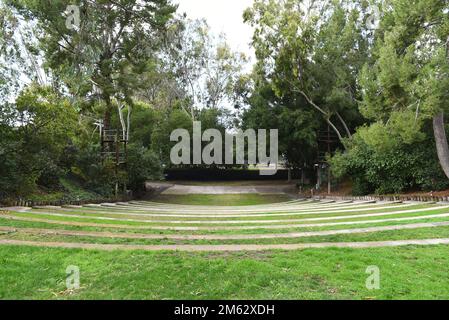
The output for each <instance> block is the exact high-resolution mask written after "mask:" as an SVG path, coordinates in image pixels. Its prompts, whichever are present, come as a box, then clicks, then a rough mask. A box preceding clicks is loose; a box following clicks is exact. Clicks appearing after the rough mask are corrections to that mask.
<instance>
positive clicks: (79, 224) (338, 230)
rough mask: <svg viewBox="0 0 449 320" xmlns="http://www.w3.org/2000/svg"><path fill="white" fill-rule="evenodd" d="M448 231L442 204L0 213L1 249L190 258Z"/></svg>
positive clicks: (423, 238)
mask: <svg viewBox="0 0 449 320" xmlns="http://www.w3.org/2000/svg"><path fill="white" fill-rule="evenodd" d="M448 226H449V203H448V204H446V203H418V202H399V201H398V202H384V201H380V202H374V201H330V200H321V201H318V200H313V199H293V200H290V201H285V202H282V203H270V204H263V205H248V206H231V205H230V206H212V205H210V206H209V205H207V206H201V205H181V204H170V203H162V202H157V201H129V202H119V203H103V204H95V205H94V204H90V205H84V206H74V205H67V206H41V207H33V208H27V207H14V208H4V209H3V210H2V211H1V213H0V245H12V246H35V247H56V248H79V249H95V250H145V251H191V252H203V251H204V252H223V251H224V252H226V251H236V252H239V251H242V252H244V251H265V250H301V249H307V248H327V247H336V248H339V247H341V248H371V247H396V246H408V245H415V246H427V245H438V244H449V237H447V236H445V234H446V232H445V230H447V229H445V228H444V227H448Z"/></svg>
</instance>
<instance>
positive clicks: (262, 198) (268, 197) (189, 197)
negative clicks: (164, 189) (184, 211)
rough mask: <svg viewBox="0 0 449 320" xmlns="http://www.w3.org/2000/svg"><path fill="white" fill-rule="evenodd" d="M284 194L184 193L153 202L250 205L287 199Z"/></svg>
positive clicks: (162, 197) (155, 199)
mask: <svg viewBox="0 0 449 320" xmlns="http://www.w3.org/2000/svg"><path fill="white" fill-rule="evenodd" d="M289 200H291V198H290V197H289V196H288V195H285V194H219V195H218V194H186V195H159V196H157V197H155V198H152V199H151V201H154V202H164V203H170V204H184V205H205V206H251V205H259V204H270V203H278V202H285V201H289Z"/></svg>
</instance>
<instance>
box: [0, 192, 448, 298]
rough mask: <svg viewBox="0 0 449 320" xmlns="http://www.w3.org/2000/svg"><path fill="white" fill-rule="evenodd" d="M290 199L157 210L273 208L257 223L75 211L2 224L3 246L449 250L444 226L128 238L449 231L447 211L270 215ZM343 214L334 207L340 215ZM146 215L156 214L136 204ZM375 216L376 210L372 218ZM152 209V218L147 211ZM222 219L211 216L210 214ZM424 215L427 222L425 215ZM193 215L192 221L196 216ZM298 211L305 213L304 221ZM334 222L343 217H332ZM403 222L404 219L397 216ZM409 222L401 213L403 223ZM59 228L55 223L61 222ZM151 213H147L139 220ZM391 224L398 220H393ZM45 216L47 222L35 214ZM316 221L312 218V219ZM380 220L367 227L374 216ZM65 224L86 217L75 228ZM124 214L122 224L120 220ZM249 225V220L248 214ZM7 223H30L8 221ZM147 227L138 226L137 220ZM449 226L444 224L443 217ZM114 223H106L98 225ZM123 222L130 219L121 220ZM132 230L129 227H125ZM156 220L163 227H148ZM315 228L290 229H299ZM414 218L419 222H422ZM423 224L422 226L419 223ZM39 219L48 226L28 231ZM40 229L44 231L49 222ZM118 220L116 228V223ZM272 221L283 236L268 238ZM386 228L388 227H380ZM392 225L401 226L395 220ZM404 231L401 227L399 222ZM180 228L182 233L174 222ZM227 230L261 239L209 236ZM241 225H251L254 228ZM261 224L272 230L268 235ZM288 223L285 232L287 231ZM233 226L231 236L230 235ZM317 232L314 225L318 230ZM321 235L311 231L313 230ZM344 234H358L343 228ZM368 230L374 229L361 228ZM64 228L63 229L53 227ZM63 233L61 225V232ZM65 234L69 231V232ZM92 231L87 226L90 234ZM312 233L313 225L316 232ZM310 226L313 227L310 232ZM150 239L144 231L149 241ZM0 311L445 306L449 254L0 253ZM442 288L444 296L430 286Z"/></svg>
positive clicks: (204, 201)
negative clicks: (69, 278)
mask: <svg viewBox="0 0 449 320" xmlns="http://www.w3.org/2000/svg"><path fill="white" fill-rule="evenodd" d="M289 200H290V198H289V197H288V196H282V195H257V194H231V195H184V196H177V195H170V196H168V195H167V196H159V197H158V198H157V199H155V201H159V202H163V203H166V204H168V205H167V206H165V207H166V208H169V209H168V212H171V211H173V212H174V213H176V210H180V211H178V214H179V213H180V212H181V213H182V210H184V209H185V208H180V207H179V206H170V204H184V205H199V206H201V205H204V206H205V208H206V210H205V211H204V212H206V213H207V212H208V210H210V212H211V213H212V214H213V213H214V212H218V209H217V208H216V207H215V208H214V206H213V205H215V206H216V205H221V206H229V208H225V210H223V211H224V212H227V211H229V212H233V210H236V209H238V210H236V211H234V213H233V214H236V213H238V212H239V210H240V208H236V207H235V206H238V205H239V206H246V205H264V204H265V205H267V206H261V207H258V208H255V207H253V208H252V209H251V210H257V213H268V214H269V215H268V216H264V215H262V216H258V217H257V216H255V217H239V216H236V217H232V218H226V217H219V218H217V217H210V218H207V217H193V218H189V217H176V218H172V217H156V218H152V217H151V216H143V215H141V213H139V211H135V213H132V212H133V208H134V209H135V207H133V206H129V207H127V206H126V205H125V206H123V207H116V208H105V207H103V208H95V207H92V208H81V209H72V210H67V211H65V210H60V209H51V208H49V209H48V211H47V209H42V210H32V211H31V212H22V213H20V212H10V213H6V212H5V214H4V215H2V214H0V227H15V228H16V230H9V229H3V231H1V232H0V241H1V240H10V241H32V242H33V241H34V242H37V241H38V242H51V243H54V242H63V243H66V244H67V243H85V244H111V245H112V244H122V245H131V244H134V245H148V244H151V245H168V244H170V245H182V244H187V245H192V246H196V245H200V244H205V245H225V244H234V245H244V244H253V245H262V244H299V243H323V242H331V243H332V242H349V243H350V242H365V241H392V240H407V239H408V240H419V239H436V238H448V237H449V226H436V225H433V226H427V227H423V226H419V227H414V228H413V229H403V230H384V231H380V230H375V231H373V232H367V231H366V230H365V231H364V232H360V231H358V232H359V233H355V234H333V235H329V234H328V235H323V234H321V235H307V237H299V236H297V235H295V236H294V237H283V238H275V237H272V236H270V237H269V238H268V239H238V237H237V239H226V240H224V239H221V240H218V239H215V240H214V239H192V238H190V239H185V238H184V239H179V238H177V239H167V238H166V237H165V236H162V237H158V238H157V239H154V238H153V239H142V238H139V239H132V237H129V236H130V235H132V234H133V233H142V234H153V235H158V234H159V235H173V234H174V235H236V236H238V235H245V234H264V235H270V234H277V233H286V232H304V231H322V230H339V229H351V228H357V227H372V226H378V227H379V226H400V225H405V224H413V223H423V222H448V221H449V218H448V217H444V215H445V214H447V213H449V209H447V208H443V207H441V206H437V205H432V204H416V205H409V206H405V207H401V205H399V204H395V205H385V204H377V205H376V204H372V210H364V209H367V208H371V207H370V206H371V205H369V204H368V205H367V204H365V205H361V204H348V205H346V204H345V205H343V207H344V208H343V209H338V208H336V209H335V208H334V209H333V205H335V204H330V203H318V207H320V208H324V210H328V212H327V213H325V212H320V211H316V212H315V213H314V212H313V210H315V209H313V208H310V203H300V202H299V203H290V204H289V207H291V210H292V212H295V210H299V211H298V214H297V215H292V216H289V215H285V216H276V215H275V214H270V209H273V207H277V205H274V206H273V203H278V202H285V201H289ZM337 205H338V204H337ZM141 206H142V208H143V210H149V211H147V212H151V210H152V209H154V206H155V205H154V204H152V203H146V204H145V203H144V202H142V203H141ZM377 206H378V207H377ZM145 208H146V209H145ZM214 209H215V211H214ZM422 209H429V210H427V211H419V210H422ZM195 210H196V209H194V210H193V212H195ZM301 210H302V211H301ZM332 210H337V212H334V211H332ZM398 211H399V212H398ZM402 211H406V212H402ZM58 212H59V213H60V214H63V216H54V215H51V214H57V213H58ZM143 212H145V211H143ZM395 212H397V213H396V214H395ZM36 213H42V214H39V215H38V214H36ZM307 213H309V214H307ZM376 213H379V214H382V215H379V216H369V214H376ZM70 214H76V215H79V217H71V216H70ZM119 214H120V215H119ZM242 214H244V213H242ZM9 215H11V216H14V217H16V218H21V219H24V220H27V219H29V220H28V221H17V220H10V219H8V217H9ZM139 215H141V216H139ZM441 215H443V216H441ZM102 217H103V218H116V219H118V220H101V219H100V218H102ZM122 218H123V219H122ZM128 218H131V221H129V220H126V219H128ZM139 218H141V219H148V220H151V219H155V220H161V222H157V223H154V222H153V221H150V222H144V221H140V220H139ZM298 218H299V219H310V218H312V219H313V220H312V221H307V220H304V221H295V220H294V219H297V220H298ZM414 218H419V219H415V220H414ZM421 218H422V219H421ZM33 219H41V221H40V222H39V221H33ZM42 219H48V221H47V222H45V221H42ZM120 219H121V220H120ZM270 219H279V220H282V221H280V222H276V223H274V224H276V225H280V226H281V227H283V226H284V223H285V224H286V225H287V224H292V226H287V227H286V228H285V229H282V228H281V229H270V228H269V227H270V226H272V225H273V223H272V222H271V221H268V220H270ZM382 219H384V220H382ZM395 219H396V220H395ZM397 219H399V220H397ZM171 220H179V224H174V221H171ZM198 220H199V221H208V223H206V224H204V225H201V226H202V227H203V228H201V229H198V230H191V229H188V230H179V231H178V230H161V229H154V230H152V229H148V228H149V227H152V226H153V227H154V226H157V225H159V226H163V225H170V223H173V225H174V226H180V227H186V226H195V225H197V226H198V225H199V224H198V223H196V224H195V223H193V222H194V221H198ZM217 220H218V221H220V222H223V223H224V224H225V226H226V225H229V226H236V227H242V226H250V227H251V226H257V227H256V228H255V229H239V228H228V229H220V228H217V229H215V230H214V229H212V227H219V226H220V224H213V225H212V224H210V221H217ZM246 220H256V222H251V223H249V222H247V221H246ZM259 220H260V221H264V222H267V221H268V222H269V223H264V224H261V223H259ZM284 221H285V222H284ZM230 222H234V224H232V225H231V224H229V223H230ZM311 222H312V223H311ZM317 222H318V225H314V224H313V223H317ZM341 222H345V223H346V222H348V223H352V222H355V224H353V225H351V224H345V225H342V224H341ZM364 222H369V223H364ZM58 223H59V224H58ZM63 223H66V225H64V224H63ZM70 223H72V224H74V225H70ZM89 223H90V224H91V225H89ZM310 223H311V224H310ZM308 224H310V225H309V226H308ZM302 225H304V227H302ZM21 228H44V229H53V230H55V229H56V230H58V229H60V230H78V231H102V232H105V231H112V232H114V233H120V235H122V236H125V238H122V237H119V236H118V234H114V235H112V236H109V237H108V236H107V235H105V234H100V235H96V236H94V235H92V234H90V235H88V234H71V235H61V234H44V233H42V231H37V230H28V231H27V230H21ZM145 228H146V229H145ZM0 266H1V268H0V299H446V298H448V297H449V246H444V245H441V246H405V247H385V248H365V249H350V248H322V249H318V248H316V249H305V250H296V251H276V250H271V251H251V252H250V251H240V252H233V253H231V252H227V253H212V252H209V253H193V252H190V253H189V252H179V251H171V252H168V251H165V252H151V251H141V250H134V251H120V250H116V251H100V250H82V249H63V248H42V247H27V246H11V245H9V244H3V245H1V246H0ZM69 266H77V267H79V268H80V272H81V274H80V282H81V288H80V289H79V290H75V291H67V289H66V283H65V281H66V269H67V267H69ZM370 266H377V267H378V268H379V269H380V279H381V281H380V289H379V290H368V289H367V288H366V281H367V279H368V277H369V274H367V273H366V270H367V268H368V267H370ZM436 283H437V284H438V285H437V286H436V285H435V284H436Z"/></svg>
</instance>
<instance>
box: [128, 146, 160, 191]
mask: <svg viewBox="0 0 449 320" xmlns="http://www.w3.org/2000/svg"><path fill="white" fill-rule="evenodd" d="M128 152H129V153H128V163H127V177H128V185H129V187H130V188H131V190H134V191H142V190H144V187H145V182H146V181H149V180H160V179H162V177H163V174H162V167H161V165H160V160H159V157H158V156H157V155H156V154H155V153H154V152H153V151H151V150H148V149H147V148H145V147H143V146H139V145H130V146H129V149H128Z"/></svg>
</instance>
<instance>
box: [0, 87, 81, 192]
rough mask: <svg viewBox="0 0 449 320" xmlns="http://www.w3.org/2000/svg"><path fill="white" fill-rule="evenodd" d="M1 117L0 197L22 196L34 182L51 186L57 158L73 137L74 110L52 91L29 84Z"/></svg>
mask: <svg viewBox="0 0 449 320" xmlns="http://www.w3.org/2000/svg"><path fill="white" fill-rule="evenodd" d="M2 109H3V110H4V111H5V113H2V116H1V117H0V118H1V123H2V124H1V128H2V129H1V131H2V132H1V133H2V139H1V145H0V146H1V148H0V150H1V152H0V161H1V163H2V166H1V175H2V179H0V185H1V187H0V189H1V190H2V193H3V194H2V195H1V196H2V197H5V196H7V195H9V194H12V195H18V196H21V195H26V194H27V193H30V192H32V191H33V190H35V189H36V186H37V183H38V180H40V182H41V183H42V184H43V185H47V186H49V185H51V184H53V183H54V182H55V181H56V180H57V178H56V177H57V176H58V175H59V174H60V169H59V168H58V159H59V157H60V156H61V154H62V152H63V150H64V147H65V144H66V143H67V141H68V140H69V139H70V138H71V137H72V136H73V135H74V128H75V125H76V119H77V118H76V110H74V108H73V107H72V106H71V105H70V103H68V101H67V100H66V99H64V98H62V97H60V96H59V95H58V94H57V93H55V92H54V91H53V89H51V88H48V87H40V86H36V85H33V86H31V87H29V88H27V89H25V90H24V91H22V92H21V94H20V95H19V97H18V98H17V102H16V105H15V107H14V106H3V108H2Z"/></svg>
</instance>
